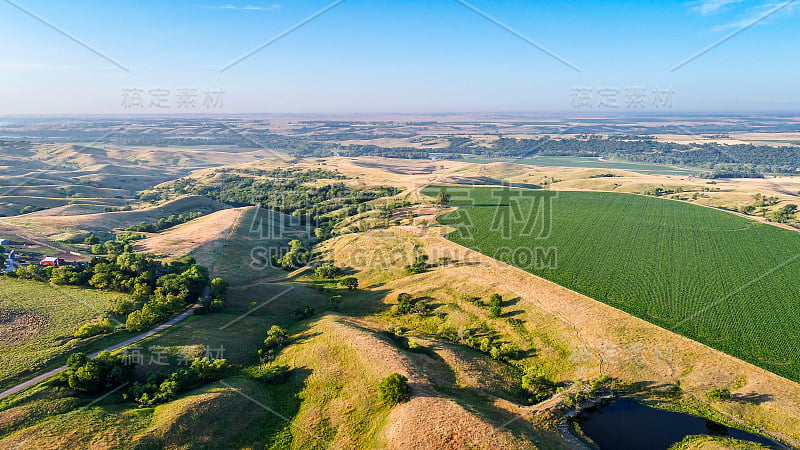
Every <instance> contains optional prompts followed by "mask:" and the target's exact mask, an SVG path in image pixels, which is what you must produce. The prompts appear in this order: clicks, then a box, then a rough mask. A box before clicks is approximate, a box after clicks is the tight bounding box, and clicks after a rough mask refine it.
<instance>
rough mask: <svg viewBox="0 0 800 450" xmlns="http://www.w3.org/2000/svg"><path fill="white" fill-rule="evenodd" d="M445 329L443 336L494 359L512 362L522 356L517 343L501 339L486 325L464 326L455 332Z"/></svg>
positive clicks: (441, 334)
mask: <svg viewBox="0 0 800 450" xmlns="http://www.w3.org/2000/svg"><path fill="white" fill-rule="evenodd" d="M443 331H444V332H440V333H439V334H440V336H442V337H443V338H445V339H449V340H450V341H451V342H454V343H457V344H462V345H466V346H467V347H470V348H472V349H475V350H478V351H479V352H481V353H484V354H486V355H489V356H490V357H491V358H493V359H497V360H501V361H507V362H510V361H512V360H516V359H518V358H519V356H520V349H519V348H518V347H517V346H516V345H514V344H512V343H509V342H505V343H504V342H502V341H500V340H499V339H498V334H497V332H495V331H493V330H492V329H490V328H488V327H486V326H483V327H481V328H479V329H473V328H467V327H463V326H462V327H460V328H459V329H458V331H455V332H453V331H451V330H443Z"/></svg>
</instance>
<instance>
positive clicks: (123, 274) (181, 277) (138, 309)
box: [7, 252, 227, 333]
mask: <svg viewBox="0 0 800 450" xmlns="http://www.w3.org/2000/svg"><path fill="white" fill-rule="evenodd" d="M7 276H12V277H18V278H22V279H29V280H38V281H44V282H50V283H53V284H56V285H71V286H83V287H93V288H96V289H104V290H111V291H116V292H122V293H126V294H130V296H128V297H126V298H124V299H120V300H118V301H117V302H116V303H115V304H113V305H110V311H111V312H113V313H116V314H120V315H127V320H126V323H125V325H126V328H128V329H129V330H134V331H139V330H143V329H145V328H147V327H149V326H151V325H154V324H156V323H158V322H161V321H163V320H165V319H167V318H168V317H169V316H171V315H173V314H176V313H178V312H179V311H181V310H182V309H184V308H185V307H186V306H187V304H189V303H190V302H193V301H195V300H197V299H198V298H199V297H200V295H201V294H202V292H203V289H204V288H205V286H206V285H208V284H209V277H208V271H207V270H206V268H205V267H202V266H200V265H198V264H196V262H195V260H194V258H192V257H186V258H184V259H181V260H176V261H172V262H170V263H169V264H164V263H162V262H160V261H157V260H155V259H153V258H152V257H151V256H149V255H146V254H143V253H127V252H125V253H122V254H120V255H117V256H111V257H95V258H92V260H91V261H90V262H89V263H88V264H76V265H69V266H61V267H53V266H39V265H35V264H31V265H28V266H25V267H19V268H17V270H15V271H14V272H9V273H7ZM222 284H225V283H224V282H217V287H216V289H217V291H216V292H219V291H220V289H222V287H221V285H222ZM226 287H227V286H226ZM222 292H223V294H222V295H224V290H223V291H222ZM220 298H221V297H220ZM96 330H97V328H96V327H91V326H90V327H89V328H88V329H87V330H85V331H86V332H87V333H89V332H93V331H96Z"/></svg>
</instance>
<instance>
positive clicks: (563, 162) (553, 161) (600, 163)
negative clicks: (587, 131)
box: [456, 156, 699, 175]
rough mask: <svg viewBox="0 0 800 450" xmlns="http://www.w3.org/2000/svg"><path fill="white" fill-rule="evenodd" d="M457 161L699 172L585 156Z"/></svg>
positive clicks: (656, 171)
mask: <svg viewBox="0 0 800 450" xmlns="http://www.w3.org/2000/svg"><path fill="white" fill-rule="evenodd" d="M456 161H463V162H469V163H477V164H489V163H495V162H507V163H515V164H531V165H534V166H540V167H578V168H586V169H621V170H630V171H631V172H641V173H648V174H657V175H690V174H694V173H698V172H699V171H698V170H694V169H684V168H681V167H675V166H668V165H661V164H648V163H637V162H628V161H608V160H604V159H600V158H597V157H588V156H587V157H583V156H533V157H531V158H500V159H486V158H462V159H457V160H456Z"/></svg>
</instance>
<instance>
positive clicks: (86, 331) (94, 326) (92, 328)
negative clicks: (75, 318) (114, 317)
mask: <svg viewBox="0 0 800 450" xmlns="http://www.w3.org/2000/svg"><path fill="white" fill-rule="evenodd" d="M112 331H114V325H113V324H112V323H111V321H110V320H108V318H103V319H101V320H100V321H99V322H96V323H87V324H86V325H84V326H82V327H80V328H78V331H76V332H75V337H76V338H88V337H92V336H97V335H98V334H105V333H111V332H112Z"/></svg>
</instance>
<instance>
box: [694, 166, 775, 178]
mask: <svg viewBox="0 0 800 450" xmlns="http://www.w3.org/2000/svg"><path fill="white" fill-rule="evenodd" d="M700 178H711V179H715V178H764V174H763V173H761V172H760V171H759V169H757V168H756V167H754V166H753V165H752V164H734V163H720V164H714V167H713V168H712V169H711V170H710V171H709V172H703V173H702V174H700Z"/></svg>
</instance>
